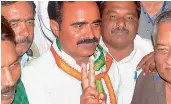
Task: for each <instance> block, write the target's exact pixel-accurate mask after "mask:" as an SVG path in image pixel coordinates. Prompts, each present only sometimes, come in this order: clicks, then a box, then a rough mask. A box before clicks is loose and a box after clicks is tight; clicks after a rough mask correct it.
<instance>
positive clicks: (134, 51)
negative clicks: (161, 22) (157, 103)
mask: <svg viewBox="0 0 171 104" xmlns="http://www.w3.org/2000/svg"><path fill="white" fill-rule="evenodd" d="M100 11H101V16H102V26H101V32H102V41H101V43H100V44H101V45H102V46H103V47H104V49H105V50H106V51H107V52H109V53H110V54H111V55H112V57H113V65H114V69H115V70H118V71H119V73H118V75H119V76H120V81H117V82H114V83H115V88H116V89H115V94H116V96H117V103H118V104H130V103H131V99H132V96H133V91H134V86H135V83H136V79H137V77H138V75H139V73H140V72H137V71H136V66H137V65H138V63H139V62H140V60H141V59H142V58H143V56H145V55H146V54H148V53H150V52H151V51H152V44H150V43H149V42H147V41H145V40H144V39H142V38H141V37H140V36H138V35H136V33H137V31H138V24H139V17H140V12H141V11H140V5H139V2H135V1H121V2H115V1H112V2H110V1H108V2H102V3H101V9H100Z"/></svg>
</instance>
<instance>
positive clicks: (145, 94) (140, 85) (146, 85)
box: [131, 72, 155, 104]
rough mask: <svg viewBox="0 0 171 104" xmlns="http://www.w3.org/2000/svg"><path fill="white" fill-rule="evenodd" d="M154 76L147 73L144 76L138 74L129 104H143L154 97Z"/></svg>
mask: <svg viewBox="0 0 171 104" xmlns="http://www.w3.org/2000/svg"><path fill="white" fill-rule="evenodd" d="M154 76H155V75H154V74H152V73H147V74H146V75H145V76H144V75H143V72H141V73H140V75H139V77H138V79H137V81H136V85H135V89H134V94H133V98H132V103H131V104H137V103H139V104H145V102H146V101H147V100H148V99H150V101H151V100H152V99H153V98H152V97H154V95H155V87H154ZM147 104H149V103H147Z"/></svg>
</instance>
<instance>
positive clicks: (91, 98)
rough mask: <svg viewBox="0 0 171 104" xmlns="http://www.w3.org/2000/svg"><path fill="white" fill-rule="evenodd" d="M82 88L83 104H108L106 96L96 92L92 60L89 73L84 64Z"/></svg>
mask: <svg viewBox="0 0 171 104" xmlns="http://www.w3.org/2000/svg"><path fill="white" fill-rule="evenodd" d="M82 87H83V94H82V95H81V104H106V94H104V93H99V92H98V91H97V90H96V85H95V70H94V62H93V61H92V60H90V65H89V72H87V67H86V65H85V64H82Z"/></svg>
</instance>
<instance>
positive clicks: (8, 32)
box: [1, 16, 20, 104]
mask: <svg viewBox="0 0 171 104" xmlns="http://www.w3.org/2000/svg"><path fill="white" fill-rule="evenodd" d="M15 45H16V42H15V34H14V32H13V31H12V29H11V27H10V25H9V24H8V22H7V20H5V18H4V17H3V16H1V104H10V103H12V101H13V99H14V95H15V89H16V84H17V81H18V79H19V77H20V58H19V57H17V52H16V49H15Z"/></svg>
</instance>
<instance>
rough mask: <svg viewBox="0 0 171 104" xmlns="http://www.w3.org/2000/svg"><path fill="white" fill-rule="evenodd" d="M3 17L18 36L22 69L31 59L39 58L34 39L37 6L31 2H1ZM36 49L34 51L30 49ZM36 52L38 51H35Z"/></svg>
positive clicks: (17, 43) (18, 50)
mask: <svg viewBox="0 0 171 104" xmlns="http://www.w3.org/2000/svg"><path fill="white" fill-rule="evenodd" d="M1 5H2V6H1V10H2V12H1V15H3V16H4V17H5V18H6V19H7V20H8V22H9V24H10V26H11V27H12V29H13V31H14V32H15V34H16V37H15V38H16V50H17V54H18V56H19V57H21V68H23V67H24V65H26V64H27V62H28V60H30V59H31V57H29V56H32V57H35V56H38V52H37V50H36V45H35V43H32V42H33V37H34V14H35V5H34V3H33V2H30V1H28V2H27V1H1ZM31 45H32V46H33V47H35V48H34V50H33V51H30V50H29V49H30V48H32V47H31ZM35 50H36V51H35Z"/></svg>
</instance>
